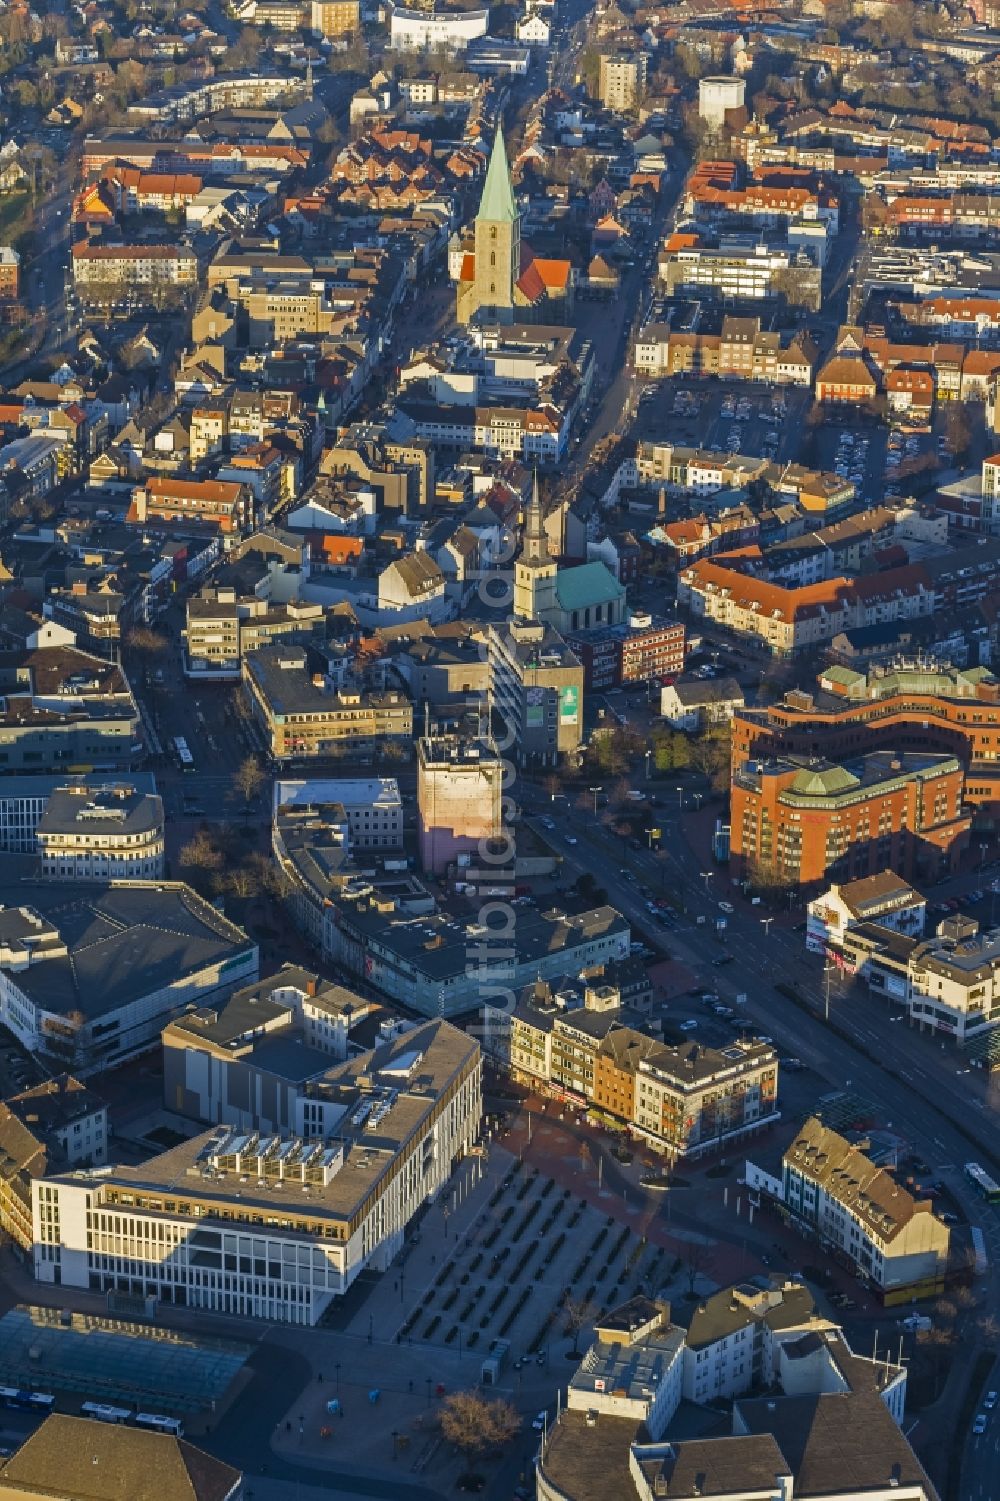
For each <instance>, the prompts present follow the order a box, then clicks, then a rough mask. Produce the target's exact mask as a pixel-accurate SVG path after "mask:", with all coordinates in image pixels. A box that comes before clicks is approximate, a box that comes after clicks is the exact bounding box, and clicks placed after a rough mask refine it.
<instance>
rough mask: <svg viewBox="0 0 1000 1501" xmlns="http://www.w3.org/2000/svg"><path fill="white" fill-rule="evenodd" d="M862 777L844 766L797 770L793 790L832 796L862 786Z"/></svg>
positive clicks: (809, 795)
mask: <svg viewBox="0 0 1000 1501" xmlns="http://www.w3.org/2000/svg"><path fill="white" fill-rule="evenodd" d="M860 785H861V779H860V777H856V776H855V775H854V774H853V772H850V771H848V770H847V769H846V767H843V766H827V767H824V768H823V769H822V770H817V771H807V770H802V771H799V772H796V774H795V779H794V780H793V782H792V791H793V792H798V793H800V794H801V795H803V796H805V797H830V796H832V795H833V794H834V793H837V792H847V791H848V789H849V788H852V787H860Z"/></svg>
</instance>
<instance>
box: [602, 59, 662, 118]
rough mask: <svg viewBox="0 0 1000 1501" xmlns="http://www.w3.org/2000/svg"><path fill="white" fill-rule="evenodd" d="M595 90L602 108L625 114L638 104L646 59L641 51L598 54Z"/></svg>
mask: <svg viewBox="0 0 1000 1501" xmlns="http://www.w3.org/2000/svg"><path fill="white" fill-rule="evenodd" d="M599 67H600V72H599V78H598V85H597V91H598V93H599V95H600V98H601V103H602V104H603V105H604V107H605V108H606V109H611V110H615V111H617V112H618V113H619V114H628V112H629V111H630V110H633V109H635V108H636V106H637V105H638V103H639V101H640V99H641V98H642V95H643V93H644V92H645V88H646V74H647V71H648V67H649V58H648V56H647V54H646V53H645V52H633V53H624V52H619V53H615V54H614V55H613V56H608V55H607V54H604V53H602V54H601V59H600V65H599Z"/></svg>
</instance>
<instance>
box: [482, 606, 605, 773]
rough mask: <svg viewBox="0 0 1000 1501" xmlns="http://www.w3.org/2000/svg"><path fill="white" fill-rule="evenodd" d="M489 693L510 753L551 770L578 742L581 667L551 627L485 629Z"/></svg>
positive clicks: (523, 624) (511, 624)
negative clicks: (488, 630)
mask: <svg viewBox="0 0 1000 1501" xmlns="http://www.w3.org/2000/svg"><path fill="white" fill-rule="evenodd" d="M489 667H490V694H491V699H492V704H493V707H494V709H495V710H496V711H497V713H498V714H499V715H500V717H501V718H502V720H503V722H504V724H505V726H506V729H507V739H508V740H509V753H510V755H512V756H513V758H514V759H515V760H516V761H518V762H519V763H521V764H524V763H529V764H530V763H531V762H536V763H541V764H542V765H546V766H553V765H555V764H556V762H557V761H559V760H560V758H561V757H564V756H572V755H574V754H575V752H576V751H577V749H578V748H579V745H580V741H581V740H582V738H583V664H582V663H581V662H580V660H579V658H578V657H577V656H576V654H575V653H574V652H572V651H571V650H570V648H569V647H568V646H567V645H566V642H565V641H564V640H563V638H562V637H561V636H560V635H559V634H558V632H557V631H555V630H553V628H552V627H551V626H548V625H542V624H540V623H539V622H538V621H522V620H509V621H507V622H505V623H504V624H503V625H499V626H497V625H495V626H491V627H490V637H489Z"/></svg>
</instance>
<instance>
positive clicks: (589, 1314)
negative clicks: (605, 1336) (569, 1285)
mask: <svg viewBox="0 0 1000 1501" xmlns="http://www.w3.org/2000/svg"><path fill="white" fill-rule="evenodd" d="M597 1314H598V1309H597V1305H596V1304H595V1303H589V1302H588V1301H587V1300H586V1298H567V1299H566V1302H565V1303H564V1304H563V1308H562V1324H563V1329H564V1331H565V1332H566V1333H567V1334H568V1335H569V1336H570V1337H571V1339H572V1341H573V1354H574V1355H579V1353H580V1351H579V1349H578V1344H579V1340H580V1334H581V1332H582V1331H583V1329H584V1328H585V1327H586V1325H587V1324H592V1323H593V1322H594V1319H596V1318H597Z"/></svg>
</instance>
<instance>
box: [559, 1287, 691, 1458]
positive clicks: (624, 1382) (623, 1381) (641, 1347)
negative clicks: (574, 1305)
mask: <svg viewBox="0 0 1000 1501" xmlns="http://www.w3.org/2000/svg"><path fill="white" fill-rule="evenodd" d="M683 1372H684V1330H683V1329H682V1328H680V1327H679V1326H678V1325H677V1324H674V1323H671V1320H670V1308H669V1305H668V1304H663V1303H657V1302H654V1301H653V1300H652V1299H650V1298H643V1297H635V1298H631V1299H629V1301H628V1302H627V1303H623V1304H622V1305H621V1307H619V1308H615V1309H613V1310H612V1311H611V1312H609V1313H607V1314H603V1315H602V1316H601V1318H600V1319H599V1320H598V1322H597V1324H596V1325H595V1328H594V1340H593V1343H592V1344H591V1345H590V1347H589V1348H588V1350H587V1352H586V1354H585V1355H584V1357H583V1359H582V1361H581V1362H580V1365H579V1367H578V1368H577V1371H576V1374H575V1375H573V1376H571V1377H570V1382H569V1386H568V1388H567V1391H566V1406H567V1407H568V1408H570V1409H571V1410H576V1411H583V1412H590V1413H606V1414H608V1415H609V1416H613V1417H617V1418H631V1419H632V1420H633V1421H634V1422H635V1423H637V1424H638V1423H645V1425H646V1428H647V1429H648V1431H649V1435H650V1437H651V1438H653V1439H658V1438H660V1437H661V1436H662V1434H663V1432H664V1430H665V1429H666V1427H667V1424H668V1423H669V1422H670V1420H671V1418H672V1417H673V1415H674V1413H675V1412H676V1411H677V1408H678V1407H679V1405H680V1400H681V1396H682V1390H683Z"/></svg>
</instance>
